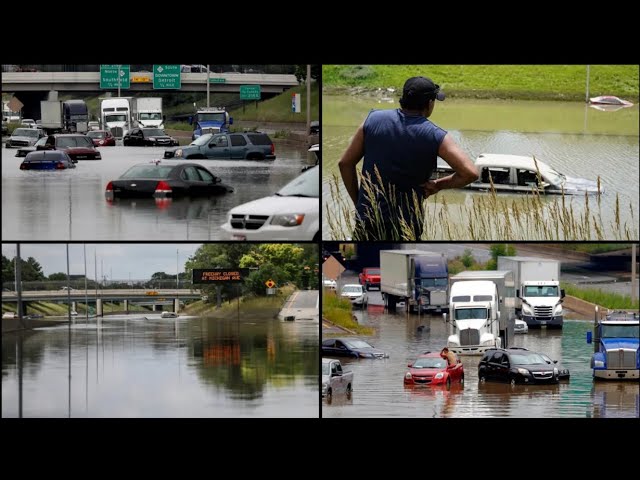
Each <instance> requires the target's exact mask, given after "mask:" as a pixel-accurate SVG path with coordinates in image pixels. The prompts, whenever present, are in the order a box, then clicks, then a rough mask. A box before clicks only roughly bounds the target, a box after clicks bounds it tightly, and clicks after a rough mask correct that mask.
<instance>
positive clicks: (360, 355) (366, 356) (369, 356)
mask: <svg viewBox="0 0 640 480" xmlns="http://www.w3.org/2000/svg"><path fill="white" fill-rule="evenodd" d="M358 356H359V357H362V358H371V357H373V353H364V352H363V353H358Z"/></svg>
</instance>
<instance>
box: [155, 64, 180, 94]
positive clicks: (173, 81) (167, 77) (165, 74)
mask: <svg viewBox="0 0 640 480" xmlns="http://www.w3.org/2000/svg"><path fill="white" fill-rule="evenodd" d="M181 78H182V77H181V73H180V65H154V66H153V88H154V89H173V90H179V89H180V88H181V87H182V82H181Z"/></svg>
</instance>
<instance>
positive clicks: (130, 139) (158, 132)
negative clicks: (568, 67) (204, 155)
mask: <svg viewBox="0 0 640 480" xmlns="http://www.w3.org/2000/svg"><path fill="white" fill-rule="evenodd" d="M122 144H123V145H124V146H125V147H128V146H130V145H140V146H143V147H144V146H147V145H158V146H162V147H173V146H176V147H177V146H178V145H179V143H178V140H176V139H175V138H173V137H170V136H169V135H167V134H166V133H164V130H162V129H161V128H134V129H132V130H130V131H129V132H128V133H127V134H126V135H125V136H124V137H123V138H122Z"/></svg>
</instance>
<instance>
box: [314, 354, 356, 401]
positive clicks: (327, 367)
mask: <svg viewBox="0 0 640 480" xmlns="http://www.w3.org/2000/svg"><path fill="white" fill-rule="evenodd" d="M352 386H353V372H344V371H342V365H341V364H340V360H336V359H334V358H323V359H322V398H326V399H327V403H331V400H332V399H333V395H334V394H338V393H344V394H345V395H346V396H347V399H350V398H351V391H352V388H353V387H352Z"/></svg>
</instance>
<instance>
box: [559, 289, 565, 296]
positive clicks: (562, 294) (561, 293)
mask: <svg viewBox="0 0 640 480" xmlns="http://www.w3.org/2000/svg"><path fill="white" fill-rule="evenodd" d="M564 296H565V294H564V288H563V289H562V290H560V298H564Z"/></svg>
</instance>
